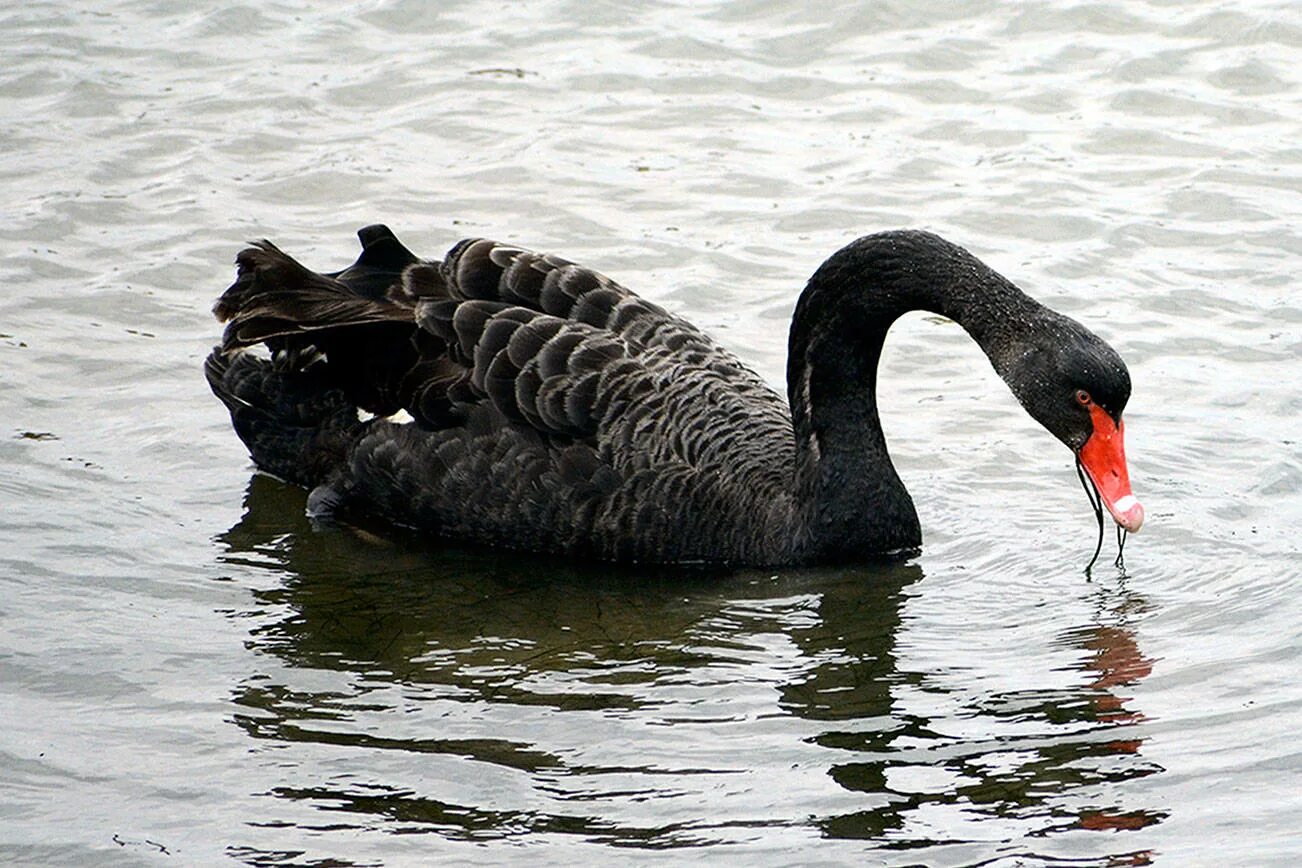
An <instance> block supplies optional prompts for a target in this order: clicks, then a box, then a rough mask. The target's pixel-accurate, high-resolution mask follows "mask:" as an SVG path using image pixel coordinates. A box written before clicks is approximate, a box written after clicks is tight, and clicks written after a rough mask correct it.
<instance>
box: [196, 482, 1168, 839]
mask: <svg viewBox="0 0 1302 868" xmlns="http://www.w3.org/2000/svg"><path fill="white" fill-rule="evenodd" d="M246 507H247V512H246V514H245V516H244V517H243V518H242V520H241V521H240V522H239V523H238V524H237V525H236V526H235V527H233V528H231V530H230V531H229V532H228V533H226V534H224V535H223V536H222V537H221V540H220V541H221V542H222V543H223V544H224V545H225V546H226V548H227V554H226V555H225V559H226V560H227V561H229V562H237V563H241V564H244V565H255V566H260V567H263V568H269V569H270V570H272V571H273V573H272V575H274V581H273V582H272V583H270V584H269V586H267V587H264V588H262V589H258V590H255V591H254V592H253V594H254V597H255V598H256V601H257V607H256V611H253V612H243V613H239V616H240V617H245V618H248V619H249V620H250V621H251V622H252V623H253V624H254V625H255V626H254V627H253V628H252V629H251V638H250V647H251V649H252V650H254V651H256V652H258V653H259V654H260V655H270V656H266V657H263V658H262V659H265V660H268V661H278V666H279V667H280V668H277V666H271V667H270V670H271V671H259V672H257V673H256V674H253V675H250V676H249V677H248V678H247V679H246V680H245V682H244V683H243V684H241V685H240V686H239V687H238V689H237V690H236V691H235V697H234V701H235V704H236V705H237V706H238V707H239V712H238V714H237V715H236V717H235V720H236V722H237V723H238V724H239V725H240V726H241V727H243V728H244V730H245V731H246V732H247V733H248V734H249V736H250V737H251V738H253V739H255V740H258V741H259V742H265V743H267V744H270V745H275V746H279V747H289V746H295V747H297V748H300V749H301V748H303V746H314V747H316V748H320V749H321V750H322V751H323V752H322V753H321V754H319V756H320V757H322V758H323V759H321V760H320V764H321V765H320V768H317V767H316V765H315V764H314V762H312V761H310V760H309V758H308V757H303V756H301V757H300V758H299V761H298V763H297V766H296V767H295V771H294V772H293V774H294V775H301V776H303V777H306V778H308V779H309V780H308V781H307V782H304V781H301V780H300V781H294V782H292V783H286V784H285V785H283V786H278V787H275V788H274V789H273V790H272V791H271V794H272V795H274V796H276V797H279V798H280V799H284V800H288V801H290V802H293V803H296V804H302V805H306V806H311V808H313V809H315V810H318V811H326V812H331V813H332V814H334V815H337V816H340V817H347V816H352V817H355V818H356V820H355V822H348V821H344V820H340V821H338V822H332V823H331V824H329V828H362V827H365V828H381V829H388V830H390V831H393V832H408V833H410V832H422V831H423V832H436V833H438V834H440V835H442V836H444V837H447V838H452V839H468V840H482V839H486V838H501V837H508V836H517V835H522V834H529V833H552V834H566V835H579V836H582V838H583V840H585V841H599V842H607V843H611V844H618V845H623V846H642V847H674V846H689V845H701V844H707V843H713V842H736V841H738V840H751V841H753V840H756V839H757V838H761V837H763V836H764V835H766V834H773V833H774V830H785V831H788V832H794V833H797V834H805V835H810V834H814V835H821V836H824V837H828V838H842V839H868V840H872V841H876V842H878V843H879V844H880V845H881V846H883V847H886V848H898V849H903V850H908V851H910V852H912V850H913V848H920V847H928V846H938V845H941V844H946V843H947V844H951V845H952V844H954V843H956V842H959V843H961V842H963V841H992V840H1002V841H1003V842H1004V843H1005V844H1006V843H1007V842H1008V841H1010V840H1014V839H1017V838H1023V837H1025V836H1029V837H1031V838H1035V837H1036V836H1040V837H1044V838H1046V839H1048V838H1049V837H1052V836H1058V835H1072V834H1080V833H1081V832H1082V831H1083V830H1128V829H1139V828H1142V827H1144V826H1148V825H1151V824H1153V823H1156V822H1159V821H1160V820H1161V819H1162V818H1163V816H1164V814H1163V813H1162V812H1160V811H1155V810H1149V809H1143V808H1138V807H1135V806H1128V805H1126V804H1124V803H1123V801H1122V800H1121V798H1120V797H1119V796H1118V793H1120V792H1121V791H1122V789H1123V788H1122V787H1121V786H1120V785H1121V784H1123V783H1124V782H1126V781H1128V780H1133V779H1135V778H1139V777H1143V776H1146V775H1151V774H1154V773H1156V772H1159V771H1161V769H1160V768H1158V767H1157V766H1155V765H1153V764H1151V763H1148V762H1147V761H1146V760H1144V758H1143V756H1142V746H1143V741H1144V737H1143V735H1142V728H1141V727H1140V725H1141V724H1142V723H1143V722H1144V715H1143V714H1142V712H1140V711H1139V710H1138V709H1135V708H1133V707H1132V706H1131V701H1130V700H1129V699H1128V698H1127V696H1126V695H1125V691H1126V688H1127V687H1128V686H1130V685H1133V684H1135V683H1136V682H1137V681H1139V680H1140V679H1142V678H1144V677H1145V676H1146V675H1147V674H1148V673H1149V671H1150V670H1151V667H1152V661H1151V660H1149V659H1148V658H1146V657H1145V656H1144V655H1143V653H1142V651H1141V650H1140V648H1139V647H1138V645H1137V644H1136V638H1135V632H1134V630H1133V629H1132V627H1131V626H1130V622H1131V620H1132V619H1134V618H1137V617H1138V616H1139V615H1140V614H1142V612H1143V609H1144V601H1143V600H1142V598H1140V597H1139V596H1137V595H1135V594H1134V593H1133V592H1130V591H1128V590H1127V589H1126V588H1125V585H1124V580H1123V581H1122V583H1121V584H1119V585H1117V586H1114V587H1104V586H1101V585H1100V586H1095V587H1096V589H1095V594H1096V611H1095V613H1094V616H1093V618H1092V619H1091V620H1090V623H1088V624H1085V625H1082V626H1080V627H1078V628H1076V629H1072V630H1069V631H1066V632H1065V633H1063V634H1062V635H1061V636H1060V637H1059V639H1058V642H1057V648H1058V649H1059V650H1061V649H1069V650H1071V651H1074V652H1077V653H1078V658H1077V659H1078V662H1077V663H1076V664H1075V665H1074V668H1075V669H1078V670H1080V672H1081V674H1082V675H1083V677H1081V676H1079V675H1078V676H1070V675H1068V676H1064V677H1063V678H1061V679H1060V683H1058V684H1056V685H1055V686H1053V687H1049V688H1035V689H1029V688H1028V689H1019V690H1012V691H1007V690H1005V691H1001V692H990V691H987V690H984V689H982V688H981V685H980V684H977V685H975V686H973V685H968V686H967V688H968V689H969V691H970V692H965V690H964V689H955V687H954V686H953V685H952V684H950V683H946V684H943V685H942V684H941V683H940V681H938V680H937V679H935V678H933V677H931V676H932V674H933V673H927V672H910V671H908V670H907V669H905V668H903V667H902V666H901V665H900V660H899V659H898V657H899V655H898V653H897V643H898V637H899V635H900V634H901V632H902V630H905V629H907V627H905V626H903V624H902V611H903V610H904V608H905V606H906V604H907V601H908V600H909V599H910V597H912V596H914V595H916V594H917V593H918V591H917V589H916V588H915V587H914V586H915V585H916V584H917V583H918V581H919V580H920V579H921V578H922V570H921V569H920V568H919V567H918V566H917V565H916V564H878V565H874V566H870V567H864V568H858V569H845V570H821V571H815V570H804V571H795V572H788V573H784V574H783V575H782V576H770V575H768V574H765V573H754V572H736V573H717V572H716V573H704V572H692V571H685V570H682V569H672V568H655V569H646V570H640V571H639V570H629V569H619V570H615V569H613V568H608V567H604V566H599V565H580V564H569V563H566V562H558V561H555V560H540V559H536V558H529V557H520V556H514V555H498V554H492V553H484V552H475V551H466V550H448V549H444V548H436V547H435V546H434V545H433V544H430V543H422V542H421V541H419V540H416V539H412V538H404V539H400V540H396V541H395V536H394V534H393V532H392V531H387V532H386V536H384V537H380V536H374V535H372V534H370V533H368V532H366V531H362V530H356V529H345V528H331V529H326V530H316V529H314V528H312V527H311V526H310V525H309V524H308V522H307V520H306V519H304V518H303V517H302V508H303V494H302V492H300V491H298V490H296V489H291V488H287V487H285V486H283V485H280V484H279V483H277V482H275V481H273V480H270V479H267V478H265V477H261V476H257V477H254V478H253V480H252V482H251V485H250V489H249V493H248V498H247V502H246ZM543 571H545V574H544V572H543ZM262 668H264V669H265V668H267V667H262ZM957 669H958V667H956V670H957ZM313 673H315V674H313ZM291 685H293V686H291ZM941 700H943V701H941ZM947 702H948V703H949V705H946V703H947ZM955 703H957V705H955ZM958 724H961V725H958ZM1122 728H1126V729H1125V730H1122ZM974 732H975V733H979V735H977V736H974V735H972V733H974ZM340 749H344V750H348V751H350V753H349V754H348V755H349V757H350V762H349V764H348V766H347V772H346V773H339V774H335V775H333V776H331V775H328V774H326V771H327V770H329V771H338V769H337V767H336V766H335V765H334V764H332V763H331V762H330V761H329V758H330V757H333V756H334V755H335V754H333V753H330V752H329V751H331V750H333V751H336V752H337V751H338V750H340ZM751 751H754V752H753V753H752V752H751ZM314 756H315V755H314ZM421 756H424V757H426V758H427V760H418V759H417V758H418V757H421ZM358 757H367V759H365V760H359V759H358ZM387 758H394V759H396V760H397V762H396V763H393V762H390V761H389V759H387ZM425 762H428V763H429V765H421V764H422V763H425ZM778 762H781V763H782V764H781V765H778V764H775V763H778ZM413 765H419V767H420V768H421V769H423V773H422V774H417V775H415V776H413V775H412V774H411V773H410V769H411V768H412V767H413ZM386 770H393V771H391V772H389V771H386ZM495 770H496V771H495ZM389 774H391V775H392V778H391V779H389V778H386V777H385V775H389ZM503 775H506V776H505V777H503ZM522 780H523V784H522V783H521V781H522ZM739 780H740V781H742V782H743V784H740V785H739V784H738V781H739ZM829 780H830V781H831V782H834V783H835V785H839V786H831V787H828V782H829ZM806 794H807V795H808V799H806V798H805V795H806ZM837 794H839V795H837ZM684 817H689V818H690V819H684ZM299 825H302V823H299ZM314 828H325V827H324V826H317V827H314ZM1103 846H1106V847H1112V846H1116V845H1103ZM1096 847H1097V845H1096ZM232 852H234V853H235V854H236V855H238V856H239V857H240V858H244V859H247V860H249V861H259V860H262V859H265V858H268V854H266V853H260V852H255V851H252V850H240V851H232ZM1000 852H1003V853H1007V852H1009V851H1008V850H1007V849H1006V848H1005V849H1003V850H1001V851H1000ZM1019 852H1020V851H1019ZM915 855H916V854H915ZM1106 855H1107V856H1108V857H1109V858H1111V859H1121V860H1123V861H1125V862H1128V863H1134V864H1139V863H1143V862H1145V861H1147V859H1148V854H1147V853H1146V852H1144V851H1129V852H1127V851H1124V850H1121V851H1115V850H1111V851H1108V852H1107V853H1106Z"/></svg>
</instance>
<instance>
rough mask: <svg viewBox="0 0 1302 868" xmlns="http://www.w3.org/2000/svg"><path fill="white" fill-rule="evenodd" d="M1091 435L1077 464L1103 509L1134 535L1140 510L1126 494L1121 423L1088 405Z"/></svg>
mask: <svg viewBox="0 0 1302 868" xmlns="http://www.w3.org/2000/svg"><path fill="white" fill-rule="evenodd" d="M1090 419H1091V420H1092V421H1093V422H1094V433H1093V434H1091V435H1090V436H1089V439H1088V440H1086V441H1085V445H1084V446H1082V447H1081V450H1080V463H1081V466H1082V467H1084V468H1085V472H1086V473H1088V474H1089V475H1090V479H1091V480H1092V481H1093V482H1094V487H1095V488H1097V489H1098V490H1099V496H1101V497H1102V498H1103V505H1104V506H1106V507H1107V508H1108V512H1110V513H1112V518H1113V519H1114V520H1115V521H1116V523H1117V524H1119V525H1121V527H1123V528H1125V529H1126V530H1128V531H1130V532H1131V533H1137V532H1138V531H1139V528H1140V526H1141V525H1142V524H1143V523H1144V507H1142V506H1140V504H1139V501H1138V500H1136V499H1135V495H1134V494H1132V493H1131V491H1130V472H1129V471H1128V470H1127V469H1126V446H1125V442H1124V435H1125V430H1126V426H1125V423H1114V422H1113V421H1112V417H1111V416H1109V415H1108V414H1107V411H1106V410H1104V409H1103V408H1102V407H1100V406H1099V405H1097V404H1091V405H1090Z"/></svg>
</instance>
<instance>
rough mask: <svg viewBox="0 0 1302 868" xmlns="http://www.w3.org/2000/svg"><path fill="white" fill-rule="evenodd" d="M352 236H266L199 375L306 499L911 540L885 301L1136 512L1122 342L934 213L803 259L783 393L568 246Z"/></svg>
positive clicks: (767, 561) (755, 557) (358, 506)
mask: <svg viewBox="0 0 1302 868" xmlns="http://www.w3.org/2000/svg"><path fill="white" fill-rule="evenodd" d="M358 237H359V238H360V239H361V242H362V253H361V255H360V256H359V257H358V259H357V261H356V262H355V263H353V264H352V265H351V266H349V267H348V268H345V269H344V270H343V271H339V272H335V273H331V274H321V273H317V272H314V271H311V270H309V269H307V268H306V267H304V266H302V265H300V264H299V263H298V262H297V261H295V260H294V259H292V258H290V257H289V256H287V255H286V254H284V253H282V252H281V251H280V250H279V249H278V248H277V247H276V246H275V245H273V244H272V243H271V242H269V241H261V242H258V243H256V244H254V245H253V246H251V247H249V248H247V249H245V250H243V251H242V252H241V253H240V254H239V256H238V257H237V259H236V262H237V267H238V272H237V277H236V280H235V283H234V284H233V285H232V286H231V287H230V288H229V289H227V290H226V292H225V293H224V294H223V295H222V296H221V298H220V299H219V300H218V302H217V304H216V306H215V307H214V313H215V314H216V315H217V317H218V319H219V320H221V321H223V322H226V323H227V325H226V330H225V333H224V335H223V338H222V343H221V346H219V347H217V348H216V349H214V350H213V352H212V354H211V355H210V356H209V357H208V360H207V362H206V364H205V370H206V373H207V377H208V382H209V384H210V385H211V387H212V390H213V392H214V393H215V394H216V395H217V397H218V398H220V399H221V400H222V402H223V403H225V405H226V406H227V408H228V409H229V410H230V415H231V421H232V423H233V425H234V427H235V431H236V433H237V434H238V435H239V436H240V438H241V439H242V440H243V441H244V443H245V445H246V446H247V447H248V449H249V451H250V453H251V454H252V456H253V460H254V462H255V464H256V465H257V466H258V468H259V469H261V470H263V471H265V472H266V473H269V474H272V475H274V476H277V477H280V478H281V479H284V480H286V481H288V482H291V483H295V484H298V485H301V486H303V487H305V488H308V489H310V490H311V494H310V495H309V498H308V509H309V511H310V512H312V513H314V514H317V515H325V514H333V513H340V512H345V513H347V512H354V513H367V514H371V515H374V516H379V517H381V518H383V519H385V520H387V521H389V522H392V523H395V524H399V525H404V526H409V527H412V528H417V529H421V530H424V531H428V532H430V533H432V534H435V535H438V536H441V537H445V538H449V539H455V540H461V541H468V542H474V543H482V544H485V545H489V546H495V547H500V548H506V549H513V550H518V551H532V552H548V553H555V554H564V555H571V556H575V557H584V558H597V559H605V560H612V561H626V562H656V563H681V562H705V563H718V564H731V565H743V564H748V565H780V564H816V563H832V562H848V561H855V560H860V559H865V558H868V557H870V556H873V555H879V554H882V553H888V552H898V551H909V550H913V549H916V548H917V547H918V546H919V545H920V544H921V540H922V537H921V529H920V526H919V523H918V516H917V512H916V511H915V510H914V506H913V501H912V499H911V498H910V497H909V494H908V492H907V491H906V490H905V488H904V485H903V483H901V481H900V478H899V476H898V475H897V474H896V472H895V468H894V466H893V465H892V464H891V459H890V456H889V455H888V454H887V451H886V441H885V439H884V437H883V435H882V429H881V425H880V422H879V420H878V414H877V399H876V382H877V364H878V359H879V357H880V355H881V350H882V343H883V341H884V340H885V338H886V332H887V330H888V329H889V328H890V326H891V323H893V322H894V321H895V320H896V319H897V318H898V317H899V316H900V315H901V314H904V313H906V312H908V311H911V310H919V309H920V310H927V311H931V312H934V313H938V314H941V315H944V316H946V317H949V318H950V319H953V320H955V321H956V322H958V323H959V324H960V325H961V326H962V327H963V328H964V329H966V331H967V332H968V334H969V335H971V336H972V338H973V339H974V340H975V341H976V342H977V343H978V344H979V345H980V346H981V349H982V350H984V351H985V354H986V356H987V357H989V359H990V361H991V363H992V364H993V365H994V368H995V371H996V372H997V373H998V374H999V375H1000V377H1002V378H1003V379H1004V381H1005V382H1006V383H1008V385H1009V387H1010V388H1011V389H1012V392H1013V394H1014V395H1015V396H1016V397H1017V399H1018V400H1019V401H1020V402H1021V404H1022V406H1023V407H1025V408H1026V410H1027V412H1028V413H1030V415H1031V416H1032V417H1033V418H1034V419H1035V420H1036V421H1038V422H1039V423H1040V424H1041V425H1043V426H1044V427H1045V428H1046V429H1048V430H1049V432H1050V433H1052V434H1053V435H1054V436H1055V437H1057V438H1058V439H1059V440H1060V441H1062V442H1063V443H1064V444H1066V446H1067V447H1068V448H1069V449H1071V450H1072V452H1073V453H1074V454H1075V456H1076V460H1077V467H1078V469H1080V470H1082V471H1083V476H1082V479H1084V478H1085V477H1087V478H1088V479H1089V481H1090V482H1091V483H1092V484H1093V487H1094V489H1095V491H1096V492H1097V496H1098V497H1099V498H1100V499H1101V504H1102V507H1098V506H1096V509H1101V508H1106V509H1107V510H1108V512H1109V513H1111V515H1112V517H1113V519H1114V520H1115V521H1116V524H1117V526H1118V528H1119V529H1124V530H1125V531H1130V532H1134V531H1137V530H1139V527H1140V525H1141V524H1142V523H1143V520H1144V510H1143V507H1142V506H1140V504H1139V502H1138V501H1137V500H1136V499H1135V496H1134V495H1133V493H1132V492H1131V488H1130V481H1129V474H1128V470H1127V467H1126V458H1125V449H1124V445H1123V432H1124V426H1123V424H1122V418H1121V414H1122V411H1123V410H1124V409H1125V406H1126V402H1127V400H1128V399H1129V397H1130V375H1129V373H1128V372H1127V370H1126V366H1125V364H1124V363H1123V362H1122V360H1121V357H1120V356H1119V355H1117V353H1116V352H1115V351H1114V350H1113V349H1112V347H1110V346H1109V345H1108V344H1107V343H1105V342H1104V341H1103V340H1101V339H1100V338H1098V337H1097V336H1096V335H1094V334H1093V333H1092V332H1091V331H1089V330H1088V329H1086V328H1085V327H1084V326H1082V325H1081V324H1079V323H1078V322H1076V321H1075V320H1073V319H1071V318H1069V317H1067V316H1064V315H1062V314H1059V313H1056V312H1054V311H1052V310H1050V309H1048V308H1046V307H1045V306H1043V305H1042V304H1040V303H1038V302H1036V301H1035V300H1033V299H1031V298H1030V297H1029V296H1027V295H1026V294H1025V293H1023V292H1022V291H1021V290H1019V289H1018V288H1017V287H1016V286H1014V285H1013V284H1012V283H1011V282H1010V281H1008V280H1007V279H1005V278H1004V277H1002V276H1001V275H999V274H997V273H996V272H995V271H993V270H992V269H990V268H989V267H987V266H986V265H985V264H984V263H982V262H981V261H980V260H978V259H977V258H976V257H974V256H972V255H971V254H970V253H968V252H967V251H966V250H964V249H963V248H961V247H959V246H957V245H955V244H952V243H950V242H948V241H946V240H944V239H942V238H940V237H938V236H936V235H934V234H931V233H929V232H922V231H912V230H899V231H889V232H880V233H877V234H873V235H867V236H864V237H862V238H859V239H858V240H856V241H853V242H851V243H850V244H848V245H846V246H845V247H844V248H842V249H841V250H839V251H837V252H836V253H834V254H833V255H832V256H831V257H830V258H829V259H828V260H827V261H826V262H824V263H823V264H822V266H820V267H819V268H818V270H817V271H816V272H815V273H814V275H813V277H811V278H810V280H809V282H808V284H807V285H806V286H805V289H804V291H803V292H802V293H801V295H800V299H799V301H798V302H797V304H796V309H795V315H794V318H793V320H792V323H791V331H790V340H789V345H788V352H789V355H788V360H787V401H783V400H782V398H781V397H780V396H779V395H778V394H777V393H775V392H773V391H772V390H771V389H769V388H768V387H767V386H766V385H765V384H764V383H763V382H762V381H761V380H760V378H759V377H758V376H757V375H756V374H754V373H753V372H752V371H751V370H749V369H748V368H747V367H746V366H745V365H743V364H742V363H741V362H740V361H738V360H737V358H736V357H734V356H733V355H732V354H731V353H729V352H728V351H727V350H724V349H723V348H721V347H720V346H719V345H718V344H716V343H715V342H714V341H713V340H712V339H711V338H710V337H708V336H707V335H706V334H704V333H703V332H701V331H700V330H698V329H697V328H696V327H695V326H693V325H691V324H690V323H689V322H687V321H686V320H684V319H682V318H680V317H677V316H674V315H672V314H670V313H668V312H667V311H665V310H664V309H663V308H661V307H659V306H657V305H655V304H652V303H651V302H649V301H646V300H645V299H643V298H641V297H639V296H637V295H635V294H633V293H632V292H630V291H629V290H627V289H625V288H624V287H623V286H621V285H619V284H618V283H615V282H614V281H612V280H610V279H609V278H606V277H605V276H603V275H601V274H598V273H597V272H595V271H592V270H590V269H587V268H584V267H582V266H580V265H576V264H574V263H571V262H569V261H567V260H564V259H561V258H559V257H556V256H551V255H546V254H539V253H534V252H531V251H529V250H524V249H521V248H518V247H513V246H509V245H505V244H499V243H496V242H493V241H487V240H483V239H471V240H465V241H461V242H460V243H458V244H457V245H456V246H454V247H453V248H452V250H451V251H450V252H449V253H448V254H447V256H446V257H444V259H443V260H442V261H441V262H438V261H429V260H422V259H419V258H417V257H416V256H415V255H414V254H412V253H411V252H410V251H409V250H407V248H406V247H404V246H403V245H402V244H401V243H400V242H399V241H398V239H397V238H396V237H395V236H394V234H393V233H392V232H391V231H389V229H388V228H387V227H385V226H379V225H377V226H368V227H366V228H365V229H362V230H361V231H360V232H359V233H358ZM258 344H262V345H265V346H266V347H267V348H268V349H269V351H270V353H269V357H265V356H261V355H258V354H256V353H253V352H248V351H247V350H248V349H249V348H251V347H254V346H255V345H258ZM403 410H405V411H406V413H407V414H409V415H410V421H405V422H399V421H396V420H395V419H393V418H390V417H393V416H394V415H395V414H397V413H398V412H399V411H403ZM359 411H364V412H359ZM1087 491H1088V489H1087ZM1099 515H1100V522H1101V521H1102V519H1101V515H1102V513H1101V511H1100V512H1099ZM1100 527H1101V524H1100ZM1119 532H1120V531H1119ZM1096 556H1097V554H1096ZM1091 563H1092V562H1091Z"/></svg>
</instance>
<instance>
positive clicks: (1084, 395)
mask: <svg viewBox="0 0 1302 868" xmlns="http://www.w3.org/2000/svg"><path fill="white" fill-rule="evenodd" d="M1076 403H1077V404H1080V405H1081V406H1082V407H1088V406H1089V405H1090V404H1093V403H1094V399H1093V398H1091V397H1090V393H1089V392H1086V391H1085V390H1084V389H1077V390H1076Z"/></svg>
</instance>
